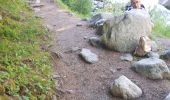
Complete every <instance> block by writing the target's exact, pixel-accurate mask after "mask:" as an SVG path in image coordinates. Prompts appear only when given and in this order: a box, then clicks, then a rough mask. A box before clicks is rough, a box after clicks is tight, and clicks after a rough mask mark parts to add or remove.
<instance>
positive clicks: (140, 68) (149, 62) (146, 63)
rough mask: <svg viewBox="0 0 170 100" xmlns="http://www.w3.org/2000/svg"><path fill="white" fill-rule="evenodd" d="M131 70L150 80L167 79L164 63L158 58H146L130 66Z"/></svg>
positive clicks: (166, 69) (167, 73) (166, 67)
mask: <svg viewBox="0 0 170 100" xmlns="http://www.w3.org/2000/svg"><path fill="white" fill-rule="evenodd" d="M132 70H134V71H135V72H137V73H139V74H141V75H143V76H145V77H148V78H150V79H164V78H169V77H168V76H169V73H170V71H169V69H168V66H167V65H166V63H165V62H164V61H163V60H161V59H158V58H146V59H142V60H140V61H138V62H135V63H134V64H132Z"/></svg>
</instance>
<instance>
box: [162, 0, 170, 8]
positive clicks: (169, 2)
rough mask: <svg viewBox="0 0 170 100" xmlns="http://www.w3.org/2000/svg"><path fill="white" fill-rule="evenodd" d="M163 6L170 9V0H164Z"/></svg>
mask: <svg viewBox="0 0 170 100" xmlns="http://www.w3.org/2000/svg"><path fill="white" fill-rule="evenodd" d="M161 4H162V5H163V6H165V7H166V8H168V9H170V0H163V1H162V2H161Z"/></svg>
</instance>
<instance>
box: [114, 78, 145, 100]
mask: <svg viewBox="0 0 170 100" xmlns="http://www.w3.org/2000/svg"><path fill="white" fill-rule="evenodd" d="M111 92H112V95H113V96H117V97H122V98H124V99H134V98H138V97H140V96H141V95H142V90H141V89H140V88H139V87H138V86H137V85H136V84H134V83H133V82H132V81H131V80H129V79H128V78H127V77H126V76H124V75H122V76H120V77H119V78H118V79H116V80H115V81H114V83H113V84H112V86H111Z"/></svg>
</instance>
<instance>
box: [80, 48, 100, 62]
mask: <svg viewBox="0 0 170 100" xmlns="http://www.w3.org/2000/svg"><path fill="white" fill-rule="evenodd" d="M80 55H81V56H82V58H83V59H84V60H85V61H86V62H88V63H91V64H92V63H96V62H98V61H99V59H98V56H97V55H96V54H94V53H92V52H91V50H89V49H86V48H83V49H82V50H81V52H80Z"/></svg>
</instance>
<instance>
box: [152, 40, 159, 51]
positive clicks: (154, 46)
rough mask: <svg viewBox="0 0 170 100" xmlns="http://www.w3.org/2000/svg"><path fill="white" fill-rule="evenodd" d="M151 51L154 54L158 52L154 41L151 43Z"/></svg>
mask: <svg viewBox="0 0 170 100" xmlns="http://www.w3.org/2000/svg"><path fill="white" fill-rule="evenodd" d="M151 50H152V51H154V52H156V51H158V45H157V43H156V42H155V41H152V43H151Z"/></svg>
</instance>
